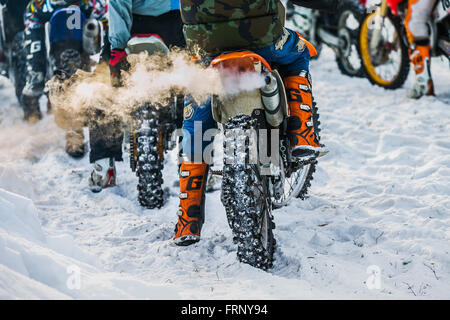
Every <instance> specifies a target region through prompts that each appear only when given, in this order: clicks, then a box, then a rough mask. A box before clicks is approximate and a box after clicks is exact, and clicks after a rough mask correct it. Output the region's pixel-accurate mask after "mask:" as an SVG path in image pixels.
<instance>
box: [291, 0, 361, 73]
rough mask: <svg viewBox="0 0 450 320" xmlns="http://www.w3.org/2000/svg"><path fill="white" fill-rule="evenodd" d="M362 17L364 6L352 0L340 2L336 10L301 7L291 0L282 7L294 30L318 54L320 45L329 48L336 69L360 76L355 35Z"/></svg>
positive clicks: (357, 33)
mask: <svg viewBox="0 0 450 320" xmlns="http://www.w3.org/2000/svg"><path fill="white" fill-rule="evenodd" d="M365 16H366V11H365V7H364V6H363V5H362V4H361V3H360V2H358V1H356V0H345V1H343V3H342V5H340V6H339V8H338V10H337V12H336V13H329V12H325V11H319V10H313V9H308V8H304V7H301V6H298V5H294V4H293V3H292V2H291V1H287V6H286V19H287V21H288V22H290V23H292V24H293V25H294V26H295V28H294V29H297V30H298V32H299V33H300V34H302V35H304V36H305V38H306V39H307V40H308V41H309V42H311V43H312V44H313V45H314V46H315V47H316V49H317V51H318V53H320V51H321V49H322V47H323V45H324V44H325V45H327V46H329V47H330V48H331V49H333V51H334V53H335V55H336V63H337V65H338V68H339V70H340V71H341V72H342V73H343V74H345V75H348V76H354V77H362V76H364V70H363V67H362V62H361V56H360V53H359V46H358V36H359V30H360V27H361V25H362V23H363V21H364V18H365ZM317 57H318V56H317Z"/></svg>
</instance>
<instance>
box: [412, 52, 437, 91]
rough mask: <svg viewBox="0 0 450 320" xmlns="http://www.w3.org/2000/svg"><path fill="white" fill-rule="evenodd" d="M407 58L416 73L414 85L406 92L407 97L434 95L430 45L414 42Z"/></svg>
mask: <svg viewBox="0 0 450 320" xmlns="http://www.w3.org/2000/svg"><path fill="white" fill-rule="evenodd" d="M409 58H410V60H411V63H412V64H413V67H414V72H415V73H416V81H415V83H414V87H413V88H412V89H411V90H410V91H409V92H408V97H409V98H413V99H419V98H420V97H422V96H424V95H426V96H432V95H434V85H433V80H432V79H431V72H430V45H429V44H426V45H418V44H416V45H415V46H414V48H413V49H411V50H410V52H409Z"/></svg>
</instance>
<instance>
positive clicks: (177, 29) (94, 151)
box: [89, 10, 186, 163]
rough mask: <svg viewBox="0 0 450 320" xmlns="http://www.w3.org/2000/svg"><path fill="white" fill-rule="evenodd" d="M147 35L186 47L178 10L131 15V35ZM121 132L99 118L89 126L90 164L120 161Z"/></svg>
mask: <svg viewBox="0 0 450 320" xmlns="http://www.w3.org/2000/svg"><path fill="white" fill-rule="evenodd" d="M147 33H154V34H157V35H159V36H160V37H161V38H162V39H163V40H164V42H165V44H166V45H167V46H169V47H171V46H177V47H181V48H184V47H185V46H186V42H185V39H184V36H183V22H182V21H181V15H180V11H179V10H173V11H170V12H167V13H165V14H163V15H160V16H157V17H153V16H141V15H133V26H132V27H131V35H135V34H147ZM94 121H95V120H94ZM121 130H122V129H121V125H120V124H119V123H118V121H117V120H114V121H111V122H110V121H105V120H104V119H101V116H100V119H99V121H98V122H97V123H95V124H93V125H90V127H89V137H90V146H91V153H90V156H89V159H90V162H91V163H92V162H95V161H96V160H99V159H103V158H114V159H115V160H116V161H122V140H123V135H122V131H121Z"/></svg>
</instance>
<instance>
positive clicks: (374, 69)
mask: <svg viewBox="0 0 450 320" xmlns="http://www.w3.org/2000/svg"><path fill="white" fill-rule="evenodd" d="M407 9H408V1H406V0H404V1H398V0H390V1H386V0H383V1H382V2H381V4H379V5H378V6H375V7H371V8H368V11H371V13H370V14H369V15H368V16H367V17H366V20H365V21H364V23H363V25H362V28H361V34H360V44H359V45H360V50H361V56H362V60H363V66H364V69H365V72H366V76H367V78H368V79H369V81H370V82H371V83H372V84H375V85H378V86H381V87H383V88H386V89H397V88H399V87H401V86H402V85H403V84H404V82H405V81H406V79H407V77H408V74H409V69H410V60H409V54H408V48H409V43H408V38H407V33H406V28H405V26H404V24H403V21H405V17H406V13H407ZM428 26H429V30H430V35H431V36H430V39H431V41H430V45H431V50H430V53H431V55H432V56H444V57H447V58H448V59H449V60H450V1H449V0H438V1H437V3H436V7H435V8H434V10H433V13H432V15H431V19H430V20H429V22H428Z"/></svg>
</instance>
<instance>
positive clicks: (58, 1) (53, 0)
mask: <svg viewBox="0 0 450 320" xmlns="http://www.w3.org/2000/svg"><path fill="white" fill-rule="evenodd" d="M78 2H80V0H50V4H51V5H52V6H70V5H72V4H76V3H78Z"/></svg>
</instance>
